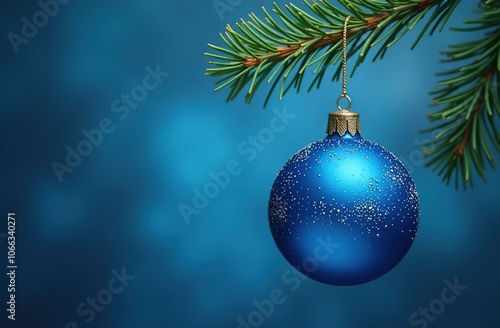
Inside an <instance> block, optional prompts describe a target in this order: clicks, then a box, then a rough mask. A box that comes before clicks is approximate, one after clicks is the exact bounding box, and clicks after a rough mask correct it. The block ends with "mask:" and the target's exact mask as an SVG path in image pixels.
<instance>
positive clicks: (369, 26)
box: [242, 0, 441, 67]
mask: <svg viewBox="0 0 500 328" xmlns="http://www.w3.org/2000/svg"><path fill="white" fill-rule="evenodd" d="M440 1H441V0H420V2H419V3H418V4H417V5H416V6H415V7H414V8H410V9H405V10H401V11H400V12H399V13H398V14H397V15H396V16H395V17H394V18H393V19H392V20H391V22H390V23H389V24H391V23H394V22H396V21H398V20H400V19H402V18H403V17H405V15H406V14H407V13H408V12H415V13H419V12H421V11H422V10H424V9H426V8H427V7H430V6H433V5H435V4H436V3H437V2H440ZM391 14H393V12H385V13H382V14H378V15H375V16H373V17H368V18H366V19H365V22H366V23H365V25H364V26H361V27H356V28H351V29H348V30H347V37H348V38H349V37H350V36H351V35H352V34H353V33H355V32H357V31H359V30H366V31H371V30H374V29H376V28H377V26H378V25H379V24H380V23H381V22H383V21H384V20H385V19H387V17H389V16H390V15H391ZM342 36H343V35H342V32H339V33H335V34H329V35H326V36H325V37H323V38H322V39H320V40H318V41H316V42H315V43H314V44H312V45H311V46H309V48H308V49H307V51H314V50H316V49H318V48H321V47H324V46H327V45H331V44H335V43H337V42H340V41H341V40H342ZM308 41H311V39H305V40H302V41H300V42H298V43H297V44H294V45H289V46H286V47H276V51H277V52H279V54H277V55H276V56H274V57H270V58H268V61H280V60H283V59H285V58H287V57H288V56H290V55H292V54H294V53H295V52H296V51H297V50H299V49H300V48H301V47H302V44H303V43H305V42H308ZM273 53H274V52H268V53H264V54H262V55H263V56H267V55H271V54H273ZM242 62H243V66H245V67H251V66H252V67H256V66H258V65H259V64H260V63H261V62H262V59H261V58H255V57H248V58H245V59H244V60H243V61H242Z"/></svg>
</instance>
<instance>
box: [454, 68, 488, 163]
mask: <svg viewBox="0 0 500 328" xmlns="http://www.w3.org/2000/svg"><path fill="white" fill-rule="evenodd" d="M496 70H497V65H496V62H494V63H493V64H492V65H491V67H490V68H489V69H488V70H487V71H486V74H485V75H484V77H485V79H487V80H489V81H491V80H493V77H494V75H495V72H496ZM483 106H484V96H483V95H480V96H479V98H478V99H477V102H476V104H475V105H474V109H473V110H472V114H471V116H470V117H469V121H468V125H467V129H466V130H465V133H464V135H463V137H462V140H460V142H459V143H458V144H457V145H456V146H455V149H454V150H453V154H454V155H455V156H458V157H461V156H463V155H464V149H465V147H466V146H467V143H468V142H469V140H470V134H471V131H472V126H473V125H474V116H476V115H477V114H478V112H479V110H481V109H482V108H483Z"/></svg>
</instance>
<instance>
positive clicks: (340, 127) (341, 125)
mask: <svg viewBox="0 0 500 328" xmlns="http://www.w3.org/2000/svg"><path fill="white" fill-rule="evenodd" d="M335 132H337V133H338V134H339V135H340V136H341V137H343V136H344V135H345V134H346V133H347V132H349V134H350V135H351V136H353V137H354V136H355V135H356V133H359V134H361V128H360V126H359V114H358V113H356V112H350V111H348V110H339V111H337V112H331V113H330V114H329V115H328V128H327V129H326V133H328V135H329V136H330V135H332V134H334V133H335Z"/></svg>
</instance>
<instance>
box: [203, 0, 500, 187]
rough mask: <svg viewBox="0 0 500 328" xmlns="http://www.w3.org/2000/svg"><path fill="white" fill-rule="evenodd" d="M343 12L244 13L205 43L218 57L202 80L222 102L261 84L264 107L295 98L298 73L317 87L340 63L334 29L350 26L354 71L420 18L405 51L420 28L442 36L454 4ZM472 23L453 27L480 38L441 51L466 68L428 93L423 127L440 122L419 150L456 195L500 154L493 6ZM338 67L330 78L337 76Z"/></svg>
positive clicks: (390, 0)
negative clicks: (210, 79) (211, 81)
mask: <svg viewBox="0 0 500 328" xmlns="http://www.w3.org/2000/svg"><path fill="white" fill-rule="evenodd" d="M339 2H340V4H341V5H342V6H343V8H338V7H335V6H333V5H332V4H330V3H329V2H328V1H327V0H320V1H319V3H317V2H313V3H312V4H311V3H309V2H308V1H307V0H305V1H304V3H305V6H307V8H308V10H309V12H306V11H304V10H302V9H300V8H298V7H296V6H295V5H293V4H289V5H285V6H284V8H285V9H282V8H280V7H279V6H278V5H276V4H275V5H274V9H273V11H272V12H273V14H270V13H269V12H268V11H267V10H266V9H265V8H263V11H264V19H263V20H262V19H260V18H259V17H257V16H256V15H255V14H253V13H252V14H250V20H249V21H247V22H245V21H244V20H241V22H240V23H238V24H236V26H237V29H238V31H235V30H234V29H233V28H232V27H231V26H229V25H228V26H227V28H226V32H225V33H224V34H220V36H221V38H222V40H223V41H224V43H225V47H219V46H215V45H212V44H209V46H210V47H211V48H212V49H214V50H215V51H216V52H217V53H215V54H212V53H206V55H207V56H209V57H212V58H214V59H215V60H216V61H210V64H211V65H212V67H210V68H208V69H207V73H206V74H207V75H209V76H218V77H221V80H219V81H217V82H216V83H218V84H219V86H218V87H217V88H216V90H220V89H223V88H226V87H227V88H229V89H230V91H229V94H228V97H227V101H232V100H234V99H235V98H236V97H237V96H238V95H239V94H240V93H241V92H245V91H244V90H246V98H245V100H246V102H247V103H250V101H251V100H252V98H253V96H254V94H255V92H256V91H257V89H258V88H259V87H260V86H261V85H262V83H263V82H264V81H267V83H268V84H271V87H270V88H269V91H268V95H267V98H266V100H265V102H264V106H265V105H266V104H267V102H268V101H269V99H270V96H271V95H272V93H273V92H274V90H275V89H276V87H277V86H279V98H280V99H282V98H283V96H284V95H285V94H286V93H287V92H288V91H289V90H290V89H291V88H295V89H296V90H297V92H299V91H300V88H301V85H302V82H303V77H304V73H305V72H306V71H307V70H308V69H309V68H311V69H312V72H313V74H315V77H314V79H313V81H312V83H311V85H310V86H309V90H308V91H310V90H311V89H312V88H313V87H314V86H316V87H318V88H319V87H320V85H321V82H322V80H323V78H324V76H325V74H326V71H327V70H328V69H329V68H330V67H332V66H333V65H335V64H337V63H338V62H339V60H340V59H341V57H342V53H341V50H342V47H341V46H342V28H343V22H344V19H345V17H347V16H348V15H350V16H352V18H351V20H350V21H349V25H348V30H347V37H348V44H349V50H348V56H349V57H352V56H353V55H355V54H356V53H358V52H359V54H358V57H357V61H356V63H355V65H354V69H353V70H352V73H351V75H352V74H354V72H355V70H356V68H357V67H358V66H359V65H360V64H361V63H362V62H363V61H364V59H365V58H366V57H367V54H368V53H369V51H370V50H371V49H372V48H373V47H374V46H376V45H378V44H381V46H380V47H379V49H378V51H377V52H376V54H375V55H374V58H373V60H374V61H375V60H376V59H378V58H382V57H383V56H384V55H385V53H386V52H387V50H388V49H389V48H390V47H391V46H392V45H393V44H395V43H396V42H397V41H398V40H400V39H401V37H403V36H404V35H405V34H406V32H408V31H409V30H411V29H413V28H414V27H415V26H416V25H417V24H418V23H419V22H420V21H423V20H424V17H425V16H427V18H426V19H425V21H426V22H425V25H424V26H423V28H422V30H421V31H420V34H419V35H418V37H417V38H416V41H415V42H414V44H413V46H412V49H413V48H414V47H415V46H416V45H417V44H418V42H419V41H420V39H421V38H422V37H423V36H424V35H425V33H426V32H427V31H430V33H429V34H433V33H434V32H435V31H436V30H438V29H439V30H440V31H441V30H442V29H443V28H444V26H445V24H446V22H447V20H448V19H449V17H450V16H451V14H452V13H453V10H454V9H455V7H456V6H457V5H458V3H459V2H460V0H406V1H395V0H387V1H386V2H382V1H378V0H351V1H348V0H339ZM478 11H479V12H480V13H481V14H482V16H481V17H480V18H479V19H474V20H469V21H465V22H464V23H465V26H464V27H462V28H457V29H455V30H458V31H461V32H462V33H465V32H466V31H478V30H479V31H483V32H484V33H483V35H484V37H483V38H481V39H480V40H476V41H471V42H466V43H462V44H458V45H452V46H450V50H449V51H447V52H444V55H445V56H446V59H445V60H443V61H444V62H459V61H467V63H466V64H465V65H461V66H459V67H457V68H455V69H452V70H450V71H448V72H443V73H440V75H443V76H448V78H447V79H446V80H444V81H441V82H440V83H439V84H438V87H437V88H436V89H435V90H434V91H432V92H431V94H432V95H433V96H434V106H439V107H440V109H439V110H437V111H435V112H433V113H431V114H429V120H430V121H431V122H435V121H439V124H437V125H435V126H434V127H432V128H430V129H428V130H427V131H424V132H435V133H436V136H435V138H434V139H433V140H432V141H431V142H429V143H427V144H424V145H422V146H423V147H426V150H425V151H424V154H425V155H426V157H427V158H428V161H427V166H431V167H433V170H434V171H437V172H438V175H441V176H442V178H443V181H445V182H446V183H449V182H450V181H451V180H452V179H453V178H454V180H455V185H456V187H457V188H458V186H459V185H460V184H463V187H464V189H466V188H467V186H468V185H470V186H471V187H473V175H474V173H475V172H476V173H477V174H478V175H479V176H480V177H481V178H482V179H483V180H484V181H486V165H489V166H491V168H493V169H494V168H495V165H496V164H497V161H496V160H495V158H494V156H493V151H492V148H494V149H495V150H496V151H497V152H500V132H499V129H498V127H497V123H498V118H499V117H500V0H483V1H482V3H481V5H480V7H479V10H478ZM340 73H341V65H337V66H336V69H335V71H334V73H333V76H332V81H333V80H337V79H339V78H340Z"/></svg>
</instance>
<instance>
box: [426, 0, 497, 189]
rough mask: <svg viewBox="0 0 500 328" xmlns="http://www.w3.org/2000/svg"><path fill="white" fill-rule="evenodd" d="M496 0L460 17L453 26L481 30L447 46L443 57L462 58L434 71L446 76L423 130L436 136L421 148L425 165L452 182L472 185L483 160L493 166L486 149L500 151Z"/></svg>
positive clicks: (482, 174) (482, 173) (483, 166)
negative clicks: (428, 124) (429, 124)
mask: <svg viewBox="0 0 500 328" xmlns="http://www.w3.org/2000/svg"><path fill="white" fill-rule="evenodd" d="M499 7H500V1H492V0H490V1H485V2H484V4H483V6H482V7H481V9H480V12H481V13H482V17H481V18H479V19H474V20H468V21H464V24H465V26H464V27H462V28H455V30H457V31H462V32H467V31H477V30H482V31H484V34H483V35H484V37H483V38H482V39H480V40H475V41H471V42H465V43H462V44H457V45H452V46H450V50H449V51H446V52H444V53H443V54H444V55H445V56H446V59H445V60H444V61H451V62H455V61H462V60H464V61H467V63H462V64H461V65H460V66H458V67H457V68H455V69H453V70H450V71H447V72H443V73H439V75H443V76H447V78H446V79H445V80H443V81H441V82H440V83H439V84H438V86H437V88H436V89H435V90H434V91H432V92H431V94H432V95H434V97H435V98H434V105H437V106H440V109H439V110H437V111H435V112H433V113H431V114H429V120H430V121H431V122H432V121H439V124H438V125H436V126H434V127H432V128H431V129H429V130H427V131H426V132H429V131H435V133H437V134H436V137H435V138H434V140H433V141H432V142H430V143H428V144H425V145H422V146H424V147H429V149H427V150H425V151H424V154H425V155H426V156H427V157H429V161H428V162H427V166H432V167H433V170H434V171H437V172H438V174H439V175H441V176H442V177H443V181H445V182H446V183H449V182H450V181H451V180H452V179H454V180H455V186H456V187H458V186H459V185H460V183H462V184H463V187H464V189H466V188H467V185H470V186H471V187H473V174H472V173H473V171H474V170H475V171H476V172H477V173H478V174H479V176H480V177H481V178H482V179H483V180H484V181H486V177H485V172H486V165H487V164H486V163H488V165H490V166H491V167H492V168H493V169H494V168H495V164H497V161H496V159H495V157H494V155H493V152H492V149H491V148H495V149H496V151H498V152H500V133H499V130H498V128H497V123H498V117H499V116H500V100H499V99H500V98H499V95H500V74H499V72H500V27H499V25H500V8H499Z"/></svg>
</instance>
